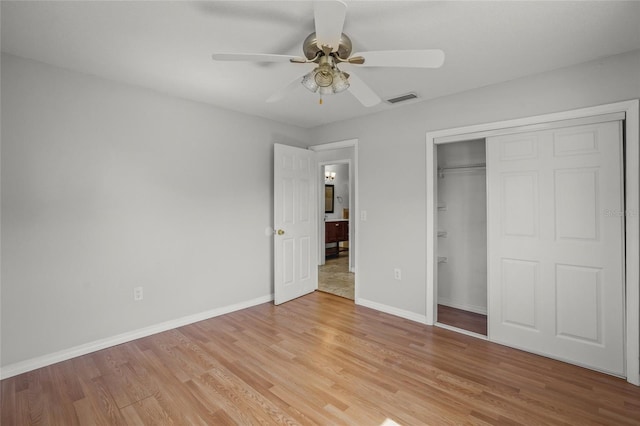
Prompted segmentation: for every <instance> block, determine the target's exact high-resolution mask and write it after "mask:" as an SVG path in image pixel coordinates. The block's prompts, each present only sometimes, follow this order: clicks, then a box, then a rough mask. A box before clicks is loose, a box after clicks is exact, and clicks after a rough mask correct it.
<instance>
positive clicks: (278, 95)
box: [267, 74, 304, 103]
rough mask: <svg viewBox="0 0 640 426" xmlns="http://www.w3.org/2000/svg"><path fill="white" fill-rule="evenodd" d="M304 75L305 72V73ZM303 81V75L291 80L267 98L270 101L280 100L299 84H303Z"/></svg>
mask: <svg viewBox="0 0 640 426" xmlns="http://www.w3.org/2000/svg"><path fill="white" fill-rule="evenodd" d="M303 75H304V74H303ZM301 81H302V75H300V76H298V77H296V78H294V79H293V80H291V82H290V83H289V84H287V85H286V86H284V87H283V88H282V89H280V90H278V91H277V92H275V93H274V94H273V95H271V96H269V97H268V98H267V102H268V103H273V102H278V101H281V100H282V99H284V98H285V97H286V96H287V95H288V94H289V93H291V92H292V91H293V90H294V89H296V88H297V87H298V86H302V85H301V84H300V82H301Z"/></svg>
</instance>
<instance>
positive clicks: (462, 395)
mask: <svg viewBox="0 0 640 426" xmlns="http://www.w3.org/2000/svg"><path fill="white" fill-rule="evenodd" d="M0 390H1V392H2V395H1V397H0V404H1V410H0V412H1V415H0V421H1V422H2V424H3V425H4V424H7V425H20V426H22V425H44V424H52V425H65V426H66V425H74V424H79V425H82V426H84V425H92V424H100V425H120V424H122V425H125V424H126V425H130V424H175V425H236V424H242V425H252V424H264V425H271V424H274V425H277V424H285V425H312V424H319V425H324V424H345V425H375V426H379V425H381V424H383V423H384V422H385V421H387V422H391V421H393V422H395V423H397V424H401V425H422V424H432V425H446V424H456V425H457V424H476V425H497V424H500V425H508V424H514V425H515V424H518V425H535V424H541V425H588V424H598V425H640V388H639V387H636V386H633V385H630V384H629V383H626V382H625V381H624V380H622V379H619V378H615V377H612V376H607V375H605V374H601V373H598V372H595V371H590V370H587V369H584V368H581V367H577V366H573V365H569V364H565V363H562V362H559V361H555V360H552V359H549V358H544V357H540V356H537V355H533V354H530V353H526V352H522V351H518V350H515V349H511V348H508V347H505V346H501V345H496V344H493V343H491V342H488V341H486V340H481V339H475V338H473V337H470V336H465V335H462V334H458V333H454V332H452V331H449V330H445V329H442V328H437V327H435V328H434V327H428V326H425V325H423V324H419V323H416V322H412V321H409V320H405V319H401V318H397V317H394V316H392V315H389V314H386V313H383V312H378V311H374V310H371V309H368V308H365V307H362V306H356V305H354V304H353V302H351V301H349V300H347V299H344V298H341V297H336V296H333V295H330V294H326V293H321V292H315V293H312V294H309V295H307V296H304V297H301V298H298V299H295V300H293V301H291V302H288V303H286V304H283V305H280V306H274V305H273V304H272V303H265V304H261V305H258V306H254V307H252V308H249V309H245V310H241V311H237V312H233V313H230V314H227V315H223V316H220V317H216V318H212V319H210V320H206V321H201V322H199V323H195V324H191V325H187V326H184V327H180V328H177V329H174V330H170V331H167V332H164V333H159V334H156V335H153V336H149V337H145V338H143V339H139V340H136V341H133V342H129V343H126V344H124V345H118V346H116V347H113V348H108V349H105V350H102V351H97V352H94V353H92V354H88V355H85V356H82V357H79V358H75V359H72V360H69V361H65V362H63V363H59V364H55V365H52V366H49V367H46V368H42V369H39V370H35V371H32V372H29V373H25V374H23V375H20V376H16V377H12V378H9V379H5V380H3V381H2V383H1V384H0Z"/></svg>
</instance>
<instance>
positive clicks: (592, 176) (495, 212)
mask: <svg viewBox="0 0 640 426" xmlns="http://www.w3.org/2000/svg"><path fill="white" fill-rule="evenodd" d="M622 172H623V170H622V124H621V122H620V121H612V122H605V123H597V124H588V125H580V126H574V127H567V128H556V129H550V130H544V131H538V132H530V133H520V134H512V135H504V136H498V137H492V138H489V139H488V140H487V188H488V193H487V197H488V199H487V202H488V222H487V223H488V230H487V232H488V246H489V251H488V253H489V254H488V269H489V272H488V275H489V279H488V294H489V339H490V340H492V341H495V342H498V343H503V344H506V345H508V346H513V347H516V348H521V349H524V350H528V351H531V352H535V353H539V354H542V355H547V356H550V357H553V358H556V359H560V360H564V361H568V362H571V363H575V364H578V365H582V366H586V367H590V368H593V369H597V370H601V371H604V372H607V373H611V374H616V375H620V376H623V375H624V373H625V371H624V365H625V364H624V281H623V280H624V217H623V212H624V203H623V200H624V198H623V189H624V188H623V174H622Z"/></svg>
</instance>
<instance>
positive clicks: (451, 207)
mask: <svg viewBox="0 0 640 426" xmlns="http://www.w3.org/2000/svg"><path fill="white" fill-rule="evenodd" d="M437 149H438V151H437V158H438V216H437V224H438V242H437V247H438V251H437V253H438V304H439V305H444V306H449V307H452V308H457V309H462V310H465V311H469V312H474V313H477V314H483V315H486V314H487V196H486V169H485V162H486V155H485V140H484V139H480V140H473V141H465V142H455V143H445V144H441V145H439V146H438V148H437Z"/></svg>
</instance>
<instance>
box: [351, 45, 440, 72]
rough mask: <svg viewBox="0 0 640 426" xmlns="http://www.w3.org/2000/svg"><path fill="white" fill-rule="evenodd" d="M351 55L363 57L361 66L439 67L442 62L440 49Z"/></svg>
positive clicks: (385, 51) (386, 51)
mask: <svg viewBox="0 0 640 426" xmlns="http://www.w3.org/2000/svg"><path fill="white" fill-rule="evenodd" d="M353 56H362V57H363V58H364V64H362V65H360V66H362V67H402V68H440V67H441V66H442V64H443V63H444V52H443V51H442V50H440V49H429V50H380V51H375V52H360V53H354V54H353Z"/></svg>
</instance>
